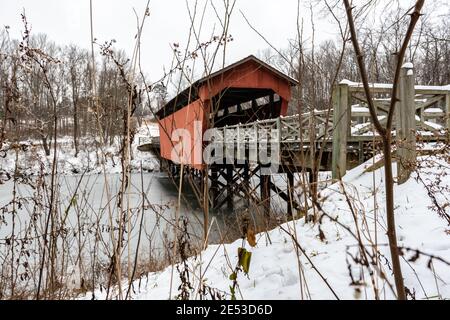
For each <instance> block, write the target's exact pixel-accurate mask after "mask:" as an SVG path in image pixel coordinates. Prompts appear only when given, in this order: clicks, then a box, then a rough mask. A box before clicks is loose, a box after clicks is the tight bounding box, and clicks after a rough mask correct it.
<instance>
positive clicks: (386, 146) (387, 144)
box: [344, 0, 424, 300]
mask: <svg viewBox="0 0 450 320" xmlns="http://www.w3.org/2000/svg"><path fill="white" fill-rule="evenodd" d="M423 4H424V0H418V1H417V2H416V4H415V6H414V9H413V12H412V13H411V20H410V23H409V26H408V29H407V31H406V34H405V36H404V38H403V40H402V43H401V47H400V49H399V51H398V52H397V53H396V56H397V61H396V67H395V74H394V80H393V86H392V94H391V102H390V106H389V113H388V119H387V124H386V127H383V126H382V125H381V123H380V121H379V120H378V117H377V114H376V108H375V104H374V102H373V99H372V93H371V91H370V84H369V77H368V73H367V70H366V65H365V59H364V54H363V53H362V51H361V47H360V43H359V41H358V36H357V33H356V27H355V21H354V18H353V9H354V8H353V7H352V5H351V4H350V2H349V0H344V5H345V9H346V13H347V20H348V26H349V30H350V34H351V40H352V44H353V49H354V51H355V55H356V59H357V62H358V68H359V73H360V77H361V81H362V83H363V86H364V92H365V95H366V98H367V102H368V106H369V111H370V116H371V119H372V122H373V124H374V126H375V129H376V131H377V132H378V134H379V135H380V136H381V137H382V142H383V155H384V166H385V171H384V172H385V191H386V215H387V223H388V229H387V235H388V238H389V248H390V251H391V259H392V266H393V272H394V278H395V286H396V290H397V297H398V299H400V300H405V299H406V292H405V286H404V284H403V275H402V270H401V266H400V258H399V250H398V246H397V236H396V231H395V229H396V226H395V213H394V177H393V173H392V149H391V144H392V134H391V131H392V121H393V118H394V111H395V105H396V103H397V102H398V101H399V97H398V90H397V88H398V84H399V78H400V69H401V66H402V64H403V59H404V57H405V53H406V50H407V48H408V44H409V41H410V39H411V36H412V34H413V31H414V28H415V26H416V24H417V21H418V20H419V18H420V15H421V14H420V12H421V10H422V7H423Z"/></svg>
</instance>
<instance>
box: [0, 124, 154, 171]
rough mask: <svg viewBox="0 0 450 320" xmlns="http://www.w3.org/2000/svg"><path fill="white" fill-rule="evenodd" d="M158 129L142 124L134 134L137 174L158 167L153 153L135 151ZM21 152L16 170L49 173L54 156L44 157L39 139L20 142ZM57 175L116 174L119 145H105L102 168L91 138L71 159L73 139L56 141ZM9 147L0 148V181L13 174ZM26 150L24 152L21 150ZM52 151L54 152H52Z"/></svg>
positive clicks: (94, 142) (134, 160) (8, 145)
mask: <svg viewBox="0 0 450 320" xmlns="http://www.w3.org/2000/svg"><path fill="white" fill-rule="evenodd" d="M158 134H159V132H158V127H157V126H155V125H154V124H150V125H143V126H142V127H141V128H139V130H138V132H137V133H136V135H135V138H134V141H133V144H132V160H131V163H130V165H131V169H132V171H139V170H140V167H141V163H142V168H143V169H144V170H145V171H153V170H155V169H157V167H158V161H157V159H156V158H155V156H154V155H153V154H152V153H149V152H140V151H139V150H137V146H138V144H139V139H140V137H148V136H155V135H158ZM20 144H21V146H22V147H23V149H21V150H20V151H19V153H18V161H17V163H18V170H19V171H20V172H22V173H23V174H26V175H27V174H30V175H37V174H38V173H39V172H40V170H42V171H43V172H44V173H45V174H49V173H50V172H51V163H52V161H53V154H51V155H50V156H46V155H45V152H44V149H43V147H42V144H41V141H39V140H28V141H22V142H21V143H20ZM58 145H59V148H58V151H57V152H58V173H60V174H63V175H70V174H80V173H82V172H84V171H86V173H87V174H96V173H100V172H103V169H105V172H106V173H119V172H121V170H122V169H121V164H120V155H119V149H120V142H119V141H118V140H116V141H115V142H114V143H113V144H112V145H107V146H106V147H105V148H104V152H105V155H106V162H105V163H104V165H103V164H102V162H101V159H103V157H102V155H101V152H100V151H99V149H98V145H99V144H98V143H97V142H96V141H94V139H92V138H81V139H80V141H79V150H80V151H79V154H78V156H77V157H75V156H74V146H73V138H72V137H61V138H58ZM9 148H10V143H8V142H7V143H6V144H5V145H4V146H3V150H0V179H1V177H2V175H5V174H12V173H13V172H14V169H15V163H16V161H15V160H16V154H15V152H14V151H13V150H9V151H8V152H6V150H7V149H9ZM24 150H25V151H24ZM52 152H53V150H52Z"/></svg>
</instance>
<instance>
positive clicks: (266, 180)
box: [259, 174, 271, 215]
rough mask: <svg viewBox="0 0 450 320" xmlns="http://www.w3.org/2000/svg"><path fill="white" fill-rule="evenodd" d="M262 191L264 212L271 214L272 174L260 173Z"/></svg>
mask: <svg viewBox="0 0 450 320" xmlns="http://www.w3.org/2000/svg"><path fill="white" fill-rule="evenodd" d="M259 178H260V190H261V191H260V193H261V202H262V204H263V206H264V213H265V214H266V215H269V213H270V185H271V183H270V175H264V174H260V176H259Z"/></svg>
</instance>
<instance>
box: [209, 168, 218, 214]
mask: <svg viewBox="0 0 450 320" xmlns="http://www.w3.org/2000/svg"><path fill="white" fill-rule="evenodd" d="M210 179H211V187H210V188H209V191H210V197H211V200H212V201H211V202H212V207H213V208H215V207H216V205H217V196H218V191H219V186H218V182H219V176H218V174H217V167H216V166H211V177H210Z"/></svg>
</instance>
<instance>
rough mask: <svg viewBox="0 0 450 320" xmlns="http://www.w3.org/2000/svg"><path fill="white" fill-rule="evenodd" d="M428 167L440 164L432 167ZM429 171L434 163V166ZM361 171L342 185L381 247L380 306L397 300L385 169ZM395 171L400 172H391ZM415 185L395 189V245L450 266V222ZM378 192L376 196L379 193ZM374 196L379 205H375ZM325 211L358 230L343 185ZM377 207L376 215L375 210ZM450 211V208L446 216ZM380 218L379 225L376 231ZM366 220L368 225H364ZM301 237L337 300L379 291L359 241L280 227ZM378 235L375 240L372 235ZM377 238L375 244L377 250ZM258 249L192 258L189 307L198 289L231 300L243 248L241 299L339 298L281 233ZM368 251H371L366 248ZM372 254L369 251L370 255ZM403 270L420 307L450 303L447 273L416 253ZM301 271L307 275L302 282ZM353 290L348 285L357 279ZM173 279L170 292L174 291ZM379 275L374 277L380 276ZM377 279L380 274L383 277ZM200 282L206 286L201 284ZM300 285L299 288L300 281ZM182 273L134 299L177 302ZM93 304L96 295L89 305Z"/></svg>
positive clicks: (340, 233) (158, 280)
mask: <svg viewBox="0 0 450 320" xmlns="http://www.w3.org/2000/svg"><path fill="white" fill-rule="evenodd" d="M427 161H436V159H430V160H427ZM430 163H431V162H430ZM368 165H369V163H366V164H363V165H361V166H359V167H357V168H355V169H353V170H351V171H349V172H348V173H347V175H346V176H345V178H344V184H345V190H346V192H347V193H348V194H349V196H350V197H351V199H352V202H354V208H355V212H357V221H358V225H359V226H360V228H359V229H360V230H361V233H362V238H363V241H364V243H365V244H366V245H367V244H368V243H369V241H368V240H367V239H372V243H377V244H378V247H379V251H380V252H381V254H382V256H379V266H380V270H382V271H383V272H384V273H385V274H386V277H387V279H388V281H385V280H383V279H382V277H380V276H376V277H375V278H374V281H375V283H376V286H377V287H378V292H379V296H380V298H381V299H393V298H395V296H394V294H393V291H392V290H391V289H390V286H389V284H388V282H389V283H390V284H392V285H393V283H394V282H393V278H392V274H391V271H390V262H389V261H390V255H389V250H388V247H387V246H386V245H387V243H388V242H387V237H386V233H385V230H386V220H385V213H384V209H383V203H384V200H385V195H384V191H383V190H384V184H383V176H384V172H383V170H384V169H383V168H382V169H378V170H377V171H375V172H374V173H364V168H365V167H367V166H368ZM394 167H395V166H394ZM441 170H447V172H449V171H450V169H449V168H448V163H444V167H439V168H438V167H437V166H436V167H435V168H434V169H433V168H431V169H427V170H422V172H421V178H422V179H424V180H425V181H426V180H427V179H428V180H429V183H430V185H431V183H432V182H431V181H434V179H435V176H434V174H435V173H437V172H441ZM415 177H417V175H416V174H414V175H413V177H412V178H411V179H410V180H409V181H407V182H406V183H404V184H403V185H400V186H397V185H396V186H395V206H396V210H395V212H396V223H397V238H398V240H399V246H401V247H410V248H413V249H418V250H420V251H421V252H424V253H426V254H430V255H435V256H438V257H440V258H442V259H444V260H446V261H447V262H448V261H450V239H449V237H450V235H449V233H448V230H449V226H448V224H447V222H446V221H445V220H444V219H442V218H440V217H439V216H438V214H437V213H436V212H434V211H433V210H432V209H431V207H430V206H431V205H432V203H431V200H430V198H429V197H428V196H427V193H426V190H425V188H424V186H423V185H422V184H421V183H420V182H417V181H416V179H415ZM440 179H441V182H440V184H441V185H444V187H445V186H447V187H448V186H450V176H448V175H447V176H443V177H441V178H440ZM374 189H375V190H376V192H374ZM374 194H375V197H376V199H374ZM446 197H448V195H445V194H444V195H440V196H438V197H437V198H438V201H441V202H442V203H441V204H444V202H445V201H448V199H447V198H446ZM321 198H322V200H323V209H324V212H326V213H328V214H329V215H330V216H332V217H337V218H338V220H339V222H341V223H343V224H345V225H347V226H350V228H351V229H352V230H353V231H354V230H355V227H354V226H355V223H354V219H353V216H352V214H351V212H350V210H349V206H348V205H347V203H346V201H345V197H344V196H343V194H342V192H341V187H340V186H339V184H334V185H331V186H330V187H328V188H327V189H326V190H325V191H323V192H322V197H321ZM376 202H377V203H379V205H378V208H377V210H376V213H375V212H374V203H376ZM446 210H447V211H448V208H447V209H446ZM375 214H376V216H377V217H378V223H375V219H374V217H375ZM364 218H365V219H364ZM281 227H282V228H284V229H286V230H291V232H292V233H294V234H296V236H297V238H298V242H299V243H300V245H301V246H302V248H303V249H304V250H305V251H306V253H307V255H308V257H309V258H310V259H311V261H312V263H313V264H314V265H315V267H316V268H317V270H318V271H319V272H320V273H321V274H322V275H323V277H324V278H325V279H326V280H327V281H328V283H329V285H330V286H331V288H332V289H333V291H334V292H335V294H336V295H337V297H338V298H339V299H373V298H374V290H373V286H372V284H371V280H370V276H369V273H368V272H367V269H365V271H364V272H361V271H362V270H363V268H362V267H361V265H359V264H356V263H355V262H354V260H353V259H352V258H351V256H350V255H349V254H348V253H351V254H352V255H353V256H355V255H356V253H357V252H358V250H357V249H358V248H357V247H356V244H357V241H356V239H355V238H354V237H352V236H351V235H350V233H349V232H348V231H346V230H344V228H342V227H340V226H339V225H338V224H336V223H335V222H332V221H331V220H330V219H328V218H324V219H323V220H322V224H320V230H321V231H322V232H323V236H324V237H322V240H321V239H320V238H321V237H320V236H319V234H320V232H319V224H316V225H313V224H312V223H305V222H304V219H301V220H297V221H296V222H288V223H285V224H284V225H282V226H281ZM375 230H376V232H375ZM375 235H376V242H375ZM256 239H257V245H256V247H254V248H252V247H250V246H249V244H248V243H247V242H246V241H244V243H243V241H242V240H238V241H235V242H234V243H231V244H225V245H210V246H209V247H208V248H207V249H206V250H204V251H203V252H202V253H201V254H200V255H198V256H196V257H193V258H190V259H189V260H188V265H189V281H190V283H191V285H192V287H193V288H194V289H192V290H190V294H191V295H190V298H191V299H199V298H200V296H199V294H198V293H197V292H198V288H199V284H200V283H201V282H203V283H204V284H206V285H208V286H209V287H211V288H214V289H215V290H217V291H218V292H220V293H221V294H222V295H223V296H224V298H226V299H230V297H231V296H230V286H231V285H232V280H230V275H231V274H232V273H233V270H234V269H235V267H236V264H237V262H238V257H237V252H238V248H239V247H242V246H244V247H245V248H246V249H248V250H249V251H251V252H252V257H251V263H250V270H249V273H248V276H246V275H244V274H243V273H242V272H239V273H238V276H237V282H238V289H237V290H236V298H237V299H301V298H302V297H303V298H305V299H309V298H311V299H335V298H336V297H335V295H334V294H333V293H332V291H331V290H330V289H329V287H328V286H327V285H326V284H325V282H324V281H323V280H322V278H321V277H320V276H319V275H318V272H317V271H316V270H314V269H313V268H312V265H311V263H310V262H308V259H306V257H305V256H304V255H302V254H301V253H300V260H299V259H298V258H297V250H296V246H295V245H294V243H293V241H292V238H291V236H289V235H288V234H287V233H285V232H284V231H282V229H281V228H280V227H278V228H275V229H274V230H272V231H270V232H268V234H265V233H261V234H258V235H256ZM369 248H370V247H369ZM369 250H370V249H369ZM401 259H402V261H401V262H402V269H403V275H404V278H405V285H406V287H407V288H408V289H409V291H410V292H412V293H413V294H415V298H416V299H436V298H450V284H449V283H450V266H449V265H447V264H445V263H443V262H441V261H438V260H437V259H433V260H432V263H430V259H429V258H427V257H426V256H424V255H420V257H415V254H414V252H407V251H404V256H403V257H402V258H401ZM299 265H301V267H302V271H303V275H302V277H301V278H300V277H299ZM350 270H351V275H352V277H353V280H354V285H351V282H352V279H351V276H350ZM172 271H173V283H172V289H170V283H171V275H172ZM375 274H377V273H376V272H375ZM378 274H379V273H378ZM200 279H201V280H200ZM300 279H301V280H300ZM179 285H180V280H179V273H178V272H177V269H176V268H172V267H168V268H167V269H165V270H163V271H162V272H157V273H150V274H148V276H145V277H143V278H141V279H139V280H136V281H135V282H134V295H133V298H134V299H169V298H176V296H177V295H178V294H179V290H178V287H179ZM95 297H96V298H97V299H104V298H105V291H104V290H103V291H100V290H97V291H96V292H95ZM90 298H92V293H89V294H87V295H86V296H85V297H84V299H90Z"/></svg>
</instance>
